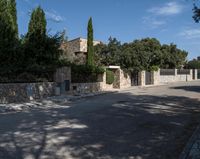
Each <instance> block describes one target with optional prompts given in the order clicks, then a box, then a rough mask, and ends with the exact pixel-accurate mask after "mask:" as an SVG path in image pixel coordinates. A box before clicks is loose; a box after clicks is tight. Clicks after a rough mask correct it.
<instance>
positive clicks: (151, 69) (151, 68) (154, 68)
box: [149, 66, 159, 71]
mask: <svg viewBox="0 0 200 159" xmlns="http://www.w3.org/2000/svg"><path fill="white" fill-rule="evenodd" d="M158 70H159V67H158V66H151V67H150V70H149V71H158Z"/></svg>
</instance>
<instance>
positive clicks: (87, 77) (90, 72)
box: [71, 64, 105, 83]
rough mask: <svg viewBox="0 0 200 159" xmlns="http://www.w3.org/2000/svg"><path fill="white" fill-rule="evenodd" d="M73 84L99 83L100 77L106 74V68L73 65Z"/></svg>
mask: <svg viewBox="0 0 200 159" xmlns="http://www.w3.org/2000/svg"><path fill="white" fill-rule="evenodd" d="M71 72H72V82H74V83H87V82H98V76H99V75H101V74H103V73H104V72H105V70H104V68H102V67H97V66H91V65H75V64H72V65H71Z"/></svg>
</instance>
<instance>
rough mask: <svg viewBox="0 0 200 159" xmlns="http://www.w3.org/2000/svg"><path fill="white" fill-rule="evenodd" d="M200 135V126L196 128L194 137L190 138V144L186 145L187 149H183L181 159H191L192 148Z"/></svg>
mask: <svg viewBox="0 0 200 159" xmlns="http://www.w3.org/2000/svg"><path fill="white" fill-rule="evenodd" d="M199 134H200V125H199V126H198V127H197V128H196V130H195V131H194V133H193V134H192V136H191V137H190V139H189V141H188V143H187V144H186V146H185V148H184V149H183V151H182V153H181V155H180V156H179V159H189V158H188V157H189V155H190V151H191V149H192V146H193V145H194V144H195V141H196V139H197V137H198V135H199Z"/></svg>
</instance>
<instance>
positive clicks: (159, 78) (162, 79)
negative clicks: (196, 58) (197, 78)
mask: <svg viewBox="0 0 200 159" xmlns="http://www.w3.org/2000/svg"><path fill="white" fill-rule="evenodd" d="M154 74H155V76H154V84H155V85H156V84H159V83H160V84H162V83H171V82H184V81H192V80H193V75H192V70H190V74H177V69H175V75H160V70H159V71H158V72H154Z"/></svg>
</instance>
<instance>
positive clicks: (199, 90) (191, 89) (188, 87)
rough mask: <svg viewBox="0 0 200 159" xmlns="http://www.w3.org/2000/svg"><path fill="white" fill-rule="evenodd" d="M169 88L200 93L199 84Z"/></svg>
mask: <svg viewBox="0 0 200 159" xmlns="http://www.w3.org/2000/svg"><path fill="white" fill-rule="evenodd" d="M171 89H182V90H185V91H190V92H197V93H200V86H179V87H171Z"/></svg>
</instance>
